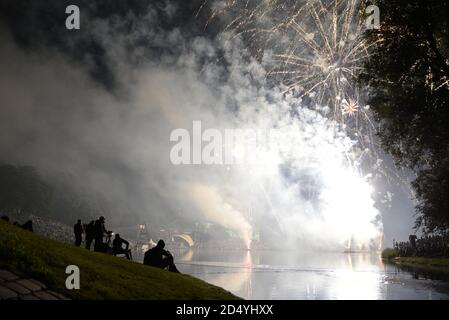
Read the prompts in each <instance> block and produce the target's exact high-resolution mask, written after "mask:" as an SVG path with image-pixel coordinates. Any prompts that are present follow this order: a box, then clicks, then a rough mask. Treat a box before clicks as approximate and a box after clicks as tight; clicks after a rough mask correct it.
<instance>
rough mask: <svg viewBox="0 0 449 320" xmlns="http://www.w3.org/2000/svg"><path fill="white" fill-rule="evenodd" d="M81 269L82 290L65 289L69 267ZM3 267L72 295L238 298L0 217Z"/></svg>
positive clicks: (203, 284) (73, 296)
mask: <svg viewBox="0 0 449 320" xmlns="http://www.w3.org/2000/svg"><path fill="white" fill-rule="evenodd" d="M68 265H77V266H78V267H79V269H80V286H81V288H80V290H67V289H66V288H65V280H66V277H67V276H68V275H67V274H65V269H66V267H67V266H68ZM0 268H4V269H9V270H12V271H20V272H22V273H24V274H25V275H27V276H29V277H33V278H35V279H37V280H39V281H41V282H43V283H45V284H46V285H47V286H48V287H49V288H51V289H52V290H55V291H57V292H60V293H62V294H64V295H66V296H68V297H71V298H73V299H238V298H237V297H236V296H234V295H232V294H231V293H230V292H228V291H225V290H224V289H222V288H219V287H216V286H213V285H210V284H208V283H206V282H204V281H201V280H199V279H196V278H193V277H191V276H187V275H180V274H175V273H172V272H168V271H164V270H161V269H157V268H153V267H148V266H144V265H142V264H140V263H137V262H131V261H127V260H125V259H123V258H117V257H113V256H109V255H106V254H102V253H96V252H90V251H87V250H86V249H84V248H77V247H74V246H70V245H66V244H62V243H59V242H56V241H53V240H50V239H48V238H45V237H43V236H40V235H37V234H34V233H31V232H28V231H25V230H22V229H21V228H19V227H15V226H13V225H11V224H8V223H5V222H4V221H0Z"/></svg>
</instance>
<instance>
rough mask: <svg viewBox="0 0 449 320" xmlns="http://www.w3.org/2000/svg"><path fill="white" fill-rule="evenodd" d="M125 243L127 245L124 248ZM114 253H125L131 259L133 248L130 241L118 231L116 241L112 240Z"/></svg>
mask: <svg viewBox="0 0 449 320" xmlns="http://www.w3.org/2000/svg"><path fill="white" fill-rule="evenodd" d="M123 245H125V246H126V247H125V248H123ZM112 253H113V254H114V256H115V255H117V254H124V255H125V256H126V258H127V259H128V260H131V250H130V249H129V242H128V241H126V240H125V239H123V238H121V237H120V235H119V234H118V233H117V234H116V235H115V237H114V241H112Z"/></svg>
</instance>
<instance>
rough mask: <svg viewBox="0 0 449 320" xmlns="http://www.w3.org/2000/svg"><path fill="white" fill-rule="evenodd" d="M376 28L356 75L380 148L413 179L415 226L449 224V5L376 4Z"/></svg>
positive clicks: (415, 1)
mask: <svg viewBox="0 0 449 320" xmlns="http://www.w3.org/2000/svg"><path fill="white" fill-rule="evenodd" d="M377 5H378V6H379V8H380V14H381V29H380V30H374V31H369V32H367V39H368V41H369V42H370V43H371V44H372V45H373V47H372V48H373V49H372V57H371V59H369V60H368V61H367V63H366V65H365V70H364V71H363V73H362V74H361V76H360V80H361V84H362V85H364V86H367V87H368V89H369V92H370V94H369V101H368V103H369V104H370V106H371V107H372V110H373V111H374V114H375V117H376V120H378V121H379V123H380V133H379V136H380V138H381V141H382V144H383V146H384V148H385V149H386V150H387V151H388V152H390V153H391V154H392V155H393V157H394V158H395V160H396V162H397V164H398V165H399V166H404V167H408V168H411V169H413V170H414V171H415V172H416V173H417V178H416V180H415V181H414V183H413V187H414V189H415V191H416V200H417V202H418V205H417V213H418V218H417V227H423V228H424V231H427V232H437V231H445V230H447V229H448V226H449V210H448V208H449V189H448V179H449V169H448V168H447V164H448V160H449V145H448V142H449V125H448V124H449V82H448V81H449V59H448V57H449V33H448V31H449V18H448V17H449V3H448V2H447V1H431V0H412V1H410V0H380V1H377Z"/></svg>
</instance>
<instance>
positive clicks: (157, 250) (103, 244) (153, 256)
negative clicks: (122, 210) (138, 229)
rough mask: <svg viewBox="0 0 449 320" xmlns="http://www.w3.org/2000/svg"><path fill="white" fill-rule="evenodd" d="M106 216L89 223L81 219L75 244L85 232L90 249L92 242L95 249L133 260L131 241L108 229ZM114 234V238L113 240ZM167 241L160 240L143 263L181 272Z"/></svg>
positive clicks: (147, 253) (86, 242) (75, 231)
mask: <svg viewBox="0 0 449 320" xmlns="http://www.w3.org/2000/svg"><path fill="white" fill-rule="evenodd" d="M105 220H106V219H105V218H104V217H103V216H101V217H100V218H98V219H97V220H92V221H91V222H89V223H88V224H84V225H83V224H82V223H81V220H78V222H77V223H76V224H75V225H74V226H73V233H74V234H75V246H77V247H79V246H81V243H82V242H83V234H84V235H85V247H86V249H87V250H90V248H91V246H92V243H93V248H94V251H96V252H103V253H107V254H112V255H114V256H117V255H124V256H125V257H126V258H127V259H128V260H132V254H131V249H130V244H129V241H127V240H125V239H123V238H122V237H121V236H120V234H118V233H116V234H115V235H114V234H113V232H112V231H109V230H107V229H106V226H105ZM112 236H114V239H113V240H112ZM164 247H165V242H164V241H163V240H159V241H158V243H157V245H156V246H155V247H154V248H151V249H149V250H148V251H146V252H145V255H144V260H143V263H144V264H145V265H150V266H153V267H158V268H162V269H167V270H169V271H172V272H177V273H179V271H178V269H177V268H176V266H175V264H174V259H173V256H172V254H171V253H170V252H169V251H167V250H165V249H164Z"/></svg>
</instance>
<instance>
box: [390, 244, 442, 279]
mask: <svg viewBox="0 0 449 320" xmlns="http://www.w3.org/2000/svg"><path fill="white" fill-rule="evenodd" d="M382 259H383V260H384V261H386V262H389V263H393V264H396V265H398V266H404V267H412V268H416V269H421V270H423V271H433V272H439V273H444V274H447V275H449V258H436V257H398V256H397V255H396V253H395V250H394V249H385V250H384V251H383V252H382Z"/></svg>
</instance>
